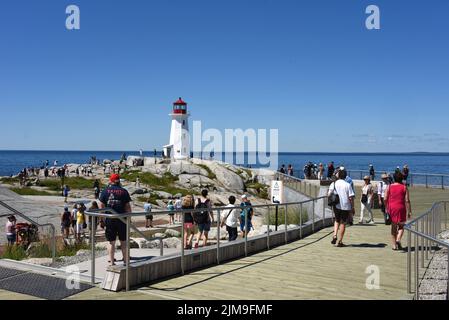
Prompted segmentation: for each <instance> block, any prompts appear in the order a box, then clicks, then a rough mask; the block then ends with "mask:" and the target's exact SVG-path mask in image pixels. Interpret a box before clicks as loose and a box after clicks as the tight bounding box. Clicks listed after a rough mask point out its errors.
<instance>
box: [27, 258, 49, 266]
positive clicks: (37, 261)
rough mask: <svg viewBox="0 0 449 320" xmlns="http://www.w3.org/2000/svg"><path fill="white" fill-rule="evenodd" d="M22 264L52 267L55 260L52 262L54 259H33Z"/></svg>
mask: <svg viewBox="0 0 449 320" xmlns="http://www.w3.org/2000/svg"><path fill="white" fill-rule="evenodd" d="M22 262H26V263H32V264H38V265H41V266H46V267H49V266H51V265H52V263H53V260H52V258H31V259H25V260H22Z"/></svg>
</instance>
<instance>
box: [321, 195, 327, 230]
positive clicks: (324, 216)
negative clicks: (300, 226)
mask: <svg viewBox="0 0 449 320" xmlns="http://www.w3.org/2000/svg"><path fill="white" fill-rule="evenodd" d="M324 200H325V198H323V199H322V201H323V229H324V225H325V220H326V206H325V204H326V203H325V201H324Z"/></svg>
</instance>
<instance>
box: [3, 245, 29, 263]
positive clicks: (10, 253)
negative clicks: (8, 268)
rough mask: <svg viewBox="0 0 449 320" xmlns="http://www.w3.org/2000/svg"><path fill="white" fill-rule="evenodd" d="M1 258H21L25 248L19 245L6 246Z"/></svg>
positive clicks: (24, 255)
mask: <svg viewBox="0 0 449 320" xmlns="http://www.w3.org/2000/svg"><path fill="white" fill-rule="evenodd" d="M1 257H2V259H11V260H23V259H26V257H27V254H26V251H25V249H24V248H23V247H22V246H20V245H16V244H15V245H13V246H7V247H6V249H5V251H4V252H3V254H2V256H1Z"/></svg>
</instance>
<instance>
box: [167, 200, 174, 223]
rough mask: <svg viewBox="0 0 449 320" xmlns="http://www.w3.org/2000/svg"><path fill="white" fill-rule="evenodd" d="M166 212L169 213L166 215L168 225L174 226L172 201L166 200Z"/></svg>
mask: <svg viewBox="0 0 449 320" xmlns="http://www.w3.org/2000/svg"><path fill="white" fill-rule="evenodd" d="M167 210H168V211H170V213H169V214H168V219H169V220H168V223H169V224H175V206H174V205H173V200H168V204H167Z"/></svg>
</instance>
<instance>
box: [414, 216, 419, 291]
mask: <svg viewBox="0 0 449 320" xmlns="http://www.w3.org/2000/svg"><path fill="white" fill-rule="evenodd" d="M415 230H416V231H418V224H416V226H415ZM418 260H419V243H418V234H415V298H416V300H419V261H418Z"/></svg>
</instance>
